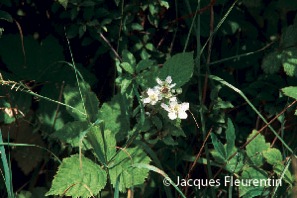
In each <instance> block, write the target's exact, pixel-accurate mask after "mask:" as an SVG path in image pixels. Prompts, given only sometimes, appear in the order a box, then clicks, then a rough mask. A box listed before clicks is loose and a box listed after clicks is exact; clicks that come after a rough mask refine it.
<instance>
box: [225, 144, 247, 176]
mask: <svg viewBox="0 0 297 198" xmlns="http://www.w3.org/2000/svg"><path fill="white" fill-rule="evenodd" d="M235 152H237V154H236V156H234V157H232V158H231V159H230V160H229V161H228V162H227V164H226V170H227V171H229V172H230V173H232V174H233V173H238V172H240V171H241V170H242V168H243V167H244V165H245V163H244V155H243V154H242V153H241V152H239V151H237V149H236V148H235V147H233V150H232V153H235Z"/></svg>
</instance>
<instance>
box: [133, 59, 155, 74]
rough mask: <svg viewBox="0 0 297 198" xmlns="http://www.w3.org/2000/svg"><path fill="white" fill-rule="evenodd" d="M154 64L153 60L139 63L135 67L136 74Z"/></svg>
mask: <svg viewBox="0 0 297 198" xmlns="http://www.w3.org/2000/svg"><path fill="white" fill-rule="evenodd" d="M154 63H155V62H154V61H153V60H149V59H145V60H141V61H139V63H138V64H137V66H136V73H139V72H140V71H142V70H145V69H146V68H149V67H151V66H152V65H153V64H154Z"/></svg>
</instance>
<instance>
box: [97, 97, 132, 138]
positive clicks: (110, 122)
mask: <svg viewBox="0 0 297 198" xmlns="http://www.w3.org/2000/svg"><path fill="white" fill-rule="evenodd" d="M127 106H129V103H128V100H127V99H125V98H124V97H123V96H122V95H120V94H117V95H115V96H114V97H113V98H112V99H111V101H110V102H107V103H104V104H103V105H102V107H101V109H100V111H99V118H100V119H101V120H104V123H105V128H106V129H108V130H110V131H111V132H112V134H113V135H115V136H116V139H117V141H121V140H123V139H124V137H125V136H126V134H127V133H128V131H129V130H130V121H129V114H128V112H127V109H126V108H127Z"/></svg>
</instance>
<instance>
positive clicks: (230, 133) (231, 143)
mask: <svg viewBox="0 0 297 198" xmlns="http://www.w3.org/2000/svg"><path fill="white" fill-rule="evenodd" d="M226 139H227V148H226V152H227V157H228V158H229V157H230V156H231V155H232V154H233V153H232V151H233V150H234V148H235V128H234V125H233V123H232V121H231V119H230V118H228V127H227V130H226Z"/></svg>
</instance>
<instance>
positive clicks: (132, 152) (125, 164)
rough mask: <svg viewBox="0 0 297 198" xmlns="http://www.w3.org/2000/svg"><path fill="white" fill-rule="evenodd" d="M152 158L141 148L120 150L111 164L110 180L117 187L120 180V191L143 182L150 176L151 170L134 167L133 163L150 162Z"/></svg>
mask: <svg viewBox="0 0 297 198" xmlns="http://www.w3.org/2000/svg"><path fill="white" fill-rule="evenodd" d="M150 161H151V160H150V158H149V157H148V156H147V155H146V154H145V153H144V152H143V151H142V150H141V149H140V148H139V147H136V148H127V149H123V150H120V151H119V153H118V154H117V155H116V157H115V159H114V160H113V161H112V162H111V163H110V164H109V167H110V168H109V173H110V180H111V183H112V185H113V186H114V187H115V185H116V182H119V190H120V192H125V191H126V189H127V188H130V187H133V186H136V185H140V184H143V183H144V181H145V179H146V178H147V177H148V172H149V170H147V169H143V168H138V167H133V164H137V163H142V164H149V162H150Z"/></svg>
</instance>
